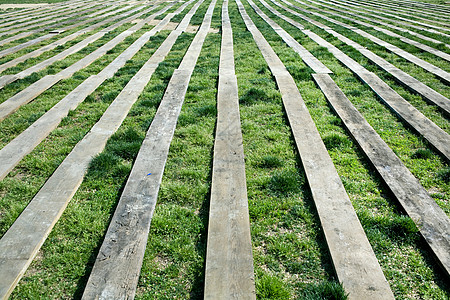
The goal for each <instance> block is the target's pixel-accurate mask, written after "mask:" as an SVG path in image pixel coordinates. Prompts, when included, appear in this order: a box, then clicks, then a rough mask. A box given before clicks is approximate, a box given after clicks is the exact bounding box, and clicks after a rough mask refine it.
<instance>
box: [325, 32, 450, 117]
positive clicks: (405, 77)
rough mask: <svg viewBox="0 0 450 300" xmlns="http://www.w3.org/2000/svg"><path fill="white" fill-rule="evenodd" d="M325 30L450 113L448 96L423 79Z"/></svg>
mask: <svg viewBox="0 0 450 300" xmlns="http://www.w3.org/2000/svg"><path fill="white" fill-rule="evenodd" d="M325 31H326V32H328V33H330V34H332V35H333V36H335V37H336V38H338V39H339V40H340V41H342V42H344V43H346V44H347V45H350V46H352V47H353V48H355V49H356V50H358V51H359V53H361V54H362V55H364V56H365V57H366V58H368V59H369V60H370V61H371V62H373V63H374V64H376V65H377V66H378V67H380V68H381V69H383V70H384V71H386V72H387V73H389V74H390V75H392V76H393V77H394V78H395V79H396V80H397V81H398V82H400V83H402V84H403V85H404V86H405V87H407V88H408V89H410V90H411V91H413V92H415V93H417V94H419V95H421V96H422V97H423V98H424V99H425V100H427V101H428V102H430V103H432V104H434V105H437V106H438V107H439V108H440V109H441V110H442V111H443V112H445V113H446V114H447V115H450V100H449V99H448V98H447V97H445V96H443V95H441V94H440V93H438V92H436V91H435V90H433V89H432V88H430V87H429V86H427V85H425V84H424V83H422V82H421V81H419V80H417V79H415V78H414V77H412V76H411V75H409V74H408V73H406V72H404V71H402V70H400V69H399V68H397V67H396V66H394V65H392V64H391V63H389V62H388V61H386V60H385V59H383V58H382V57H380V56H378V55H376V54H375V53H373V52H372V51H370V50H368V49H367V48H365V47H363V46H361V45H360V44H358V43H356V42H354V41H352V40H350V39H349V38H347V37H345V36H343V35H342V34H339V33H337V32H336V31H334V30H332V29H325Z"/></svg>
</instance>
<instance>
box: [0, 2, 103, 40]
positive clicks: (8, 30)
mask: <svg viewBox="0 0 450 300" xmlns="http://www.w3.org/2000/svg"><path fill="white" fill-rule="evenodd" d="M99 4H100V5H101V4H104V2H101V3H95V4H92V3H91V4H90V5H82V6H80V7H76V6H74V7H69V8H66V9H62V10H59V11H58V12H57V14H58V16H57V17H56V18H55V16H53V15H47V14H45V15H44V14H43V15H39V16H37V17H35V18H32V19H31V20H30V21H27V22H24V21H23V20H21V21H20V22H18V23H17V22H14V21H13V22H12V23H11V24H12V25H11V26H6V27H3V28H0V32H1V36H3V35H7V34H14V33H16V32H19V31H22V30H26V29H30V28H34V27H36V26H39V25H40V26H44V25H48V24H51V23H54V22H55V21H60V20H64V19H67V18H71V17H72V16H74V13H76V12H83V11H86V10H87V9H88V8H92V7H97V6H99ZM75 16H76V15H75ZM44 21H45V22H44ZM36 23H39V24H36ZM16 28H17V29H16ZM15 30H18V31H15Z"/></svg>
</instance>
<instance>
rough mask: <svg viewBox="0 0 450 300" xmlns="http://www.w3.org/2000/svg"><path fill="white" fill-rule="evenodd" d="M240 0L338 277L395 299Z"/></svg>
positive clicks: (313, 131)
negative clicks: (279, 102) (272, 81)
mask: <svg viewBox="0 0 450 300" xmlns="http://www.w3.org/2000/svg"><path fill="white" fill-rule="evenodd" d="M236 3H237V4H238V8H239V11H240V13H241V15H242V17H243V19H244V22H245V24H246V26H247V28H248V30H249V31H250V32H251V33H252V35H253V38H254V40H255V42H256V44H257V45H258V48H259V49H260V51H261V52H262V54H263V56H264V58H265V59H266V61H267V63H268V65H269V68H270V70H271V71H272V73H273V75H274V77H275V80H276V82H277V85H278V87H279V89H280V92H281V94H282V99H283V104H284V107H285V110H286V114H287V117H288V119H289V123H290V126H291V128H292V132H293V135H294V139H295V143H296V145H297V149H298V151H299V154H300V158H301V161H302V164H303V167H304V170H305V173H306V177H307V179H308V183H309V186H310V189H311V193H312V196H313V199H314V203H315V205H316V208H317V211H318V214H319V218H320V221H321V225H322V229H323V232H324V234H325V238H326V241H327V245H328V248H329V250H330V254H331V258H332V261H333V264H334V267H335V270H336V273H337V276H338V279H339V281H340V282H342V284H343V286H344V288H345V290H346V291H347V292H348V293H349V299H364V298H369V299H394V295H393V294H392V291H391V290H390V287H389V285H388V283H387V281H386V279H385V277H384V275H383V272H382V270H381V267H380V265H379V264H378V261H377V259H376V257H375V254H374V253H373V250H372V248H371V246H370V244H369V241H368V240H367V237H366V235H365V233H364V230H363V228H362V226H361V224H360V222H359V220H358V217H357V216H356V213H355V211H354V209H353V206H352V204H351V202H350V199H349V197H348V195H347V193H346V191H345V189H344V186H343V185H342V182H341V180H340V178H339V175H338V174H337V171H336V169H335V167H334V165H333V162H332V161H331V158H330V156H329V155H328V152H327V150H326V148H325V145H324V144H323V141H322V139H321V137H320V134H319V132H318V131H317V128H316V126H315V124H314V122H313V120H312V118H311V116H310V115H309V112H308V109H307V108H306V105H305V103H304V101H303V99H302V97H301V95H300V93H299V91H298V89H297V85H296V83H295V82H294V80H293V78H292V77H291V75H290V74H289V72H288V71H287V70H286V68H285V67H284V65H283V63H282V62H281V60H280V59H279V58H278V56H277V55H276V53H275V52H274V51H273V50H272V48H271V47H270V45H269V44H268V43H267V41H266V40H265V39H264V36H263V35H262V34H261V33H260V32H259V30H258V29H257V28H256V26H255V25H254V24H253V22H252V21H251V19H250V17H249V16H248V15H247V13H246V12H245V9H244V7H243V5H242V4H241V2H240V1H239V0H236Z"/></svg>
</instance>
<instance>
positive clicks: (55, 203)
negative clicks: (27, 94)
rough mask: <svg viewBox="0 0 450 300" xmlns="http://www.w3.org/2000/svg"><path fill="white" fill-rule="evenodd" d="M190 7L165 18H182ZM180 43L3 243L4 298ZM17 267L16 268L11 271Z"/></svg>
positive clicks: (131, 86)
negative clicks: (157, 71) (155, 75)
mask: <svg viewBox="0 0 450 300" xmlns="http://www.w3.org/2000/svg"><path fill="white" fill-rule="evenodd" d="M192 1H193V0H191V1H188V2H186V3H185V4H184V5H183V6H181V7H180V9H179V10H178V11H176V12H175V13H173V14H171V16H168V17H166V19H165V20H164V21H162V22H161V24H167V22H168V20H169V19H170V18H171V17H172V16H174V15H176V14H178V13H179V12H181V10H183V9H184V8H185V7H186V6H187V5H189V4H190V3H191V2H192ZM175 40H176V38H173V37H172V38H168V39H167V40H166V41H165V42H164V43H163V44H162V45H161V46H160V47H159V48H158V50H157V51H156V52H155V53H154V55H153V56H152V57H151V58H150V59H149V60H148V61H147V62H146V63H145V64H144V66H143V67H142V68H141V69H140V70H139V71H138V73H136V75H135V76H133V78H132V79H131V80H130V81H129V82H128V84H127V85H126V86H125V87H124V89H123V90H122V91H121V93H120V94H119V95H118V96H117V97H116V99H115V100H114V101H113V102H112V103H111V105H110V106H109V107H108V109H107V110H106V111H105V113H104V114H103V116H102V117H101V119H100V120H99V121H98V122H97V123H96V124H95V125H94V126H93V127H92V129H91V130H90V132H89V133H88V134H87V135H86V136H85V137H84V138H83V139H82V140H81V141H80V142H79V143H78V144H77V145H76V146H75V147H74V148H73V150H72V151H71V152H70V154H69V155H68V156H67V157H66V159H64V161H63V162H62V163H61V164H60V166H59V167H58V168H57V169H56V171H55V172H54V173H53V174H52V176H51V177H50V178H49V179H48V180H47V181H46V183H45V184H44V186H43V187H42V188H41V189H40V190H39V192H38V193H37V194H36V196H35V197H34V198H33V199H32V200H31V202H30V204H29V205H28V206H27V207H26V209H25V210H24V211H23V212H22V214H21V215H20V216H19V218H18V219H17V220H16V221H15V222H14V224H13V225H12V226H11V228H10V229H9V230H8V231H7V232H6V233H5V235H4V236H3V237H2V239H1V240H0V298H3V297H7V296H8V295H9V294H10V293H11V292H12V290H13V289H14V287H15V286H16V284H17V282H18V281H19V280H20V278H21V277H22V276H23V274H24V273H25V271H26V269H27V268H28V266H29V264H30V263H31V261H32V260H33V258H34V257H35V255H36V253H37V252H38V251H39V249H40V247H41V246H42V244H43V243H44V241H45V239H46V237H47V236H48V234H49V233H50V231H51V230H52V228H53V227H54V225H55V223H56V222H57V220H58V219H59V217H60V216H61V214H62V213H63V211H64V210H65V208H66V206H67V204H68V202H69V201H70V200H71V198H72V196H73V195H74V194H75V192H76V191H77V189H78V187H79V185H80V184H81V182H82V180H83V178H84V174H85V172H86V170H87V168H88V165H89V162H90V161H91V159H92V158H93V157H94V156H95V155H97V154H98V153H100V152H101V151H102V150H103V148H104V146H105V144H106V142H107V140H108V138H109V137H110V136H111V135H112V134H113V133H114V132H115V131H116V130H117V129H118V128H119V126H120V124H121V123H122V121H123V120H124V119H125V117H126V115H127V113H128V111H129V110H130V109H131V106H132V105H133V104H134V103H135V101H136V100H137V98H138V97H139V95H140V94H141V92H142V91H143V89H144V88H145V86H146V84H147V83H148V81H149V80H150V78H151V76H152V75H153V73H154V71H155V70H156V68H157V67H158V64H159V63H160V62H161V61H162V60H163V59H164V57H165V56H166V55H167V53H168V52H169V51H170V49H171V47H172V46H173V44H174V43H175ZM10 266H13V267H10Z"/></svg>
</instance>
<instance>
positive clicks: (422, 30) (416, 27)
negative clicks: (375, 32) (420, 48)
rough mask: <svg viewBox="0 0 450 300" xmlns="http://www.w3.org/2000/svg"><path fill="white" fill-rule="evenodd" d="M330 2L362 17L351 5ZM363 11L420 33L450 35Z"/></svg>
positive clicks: (373, 18)
mask: <svg viewBox="0 0 450 300" xmlns="http://www.w3.org/2000/svg"><path fill="white" fill-rule="evenodd" d="M331 2H332V3H333V5H339V7H342V8H343V9H344V10H347V11H353V12H355V13H356V14H357V15H358V16H359V17H362V15H361V11H359V10H357V9H354V8H352V6H350V7H348V6H346V5H344V3H342V2H338V1H337V0H331ZM326 4H328V3H326ZM363 13H364V15H366V17H367V16H368V17H370V18H372V21H377V20H376V19H380V20H384V21H387V22H388V24H390V23H395V24H398V25H402V26H404V27H405V28H414V29H416V30H417V31H419V32H421V33H426V32H428V33H432V34H437V35H441V36H443V37H447V38H448V37H450V35H449V34H446V33H444V32H442V31H438V30H435V29H432V28H426V27H423V26H418V25H414V24H409V23H406V22H403V21H399V20H395V19H392V18H388V17H383V16H381V15H379V14H372V13H370V12H363Z"/></svg>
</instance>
